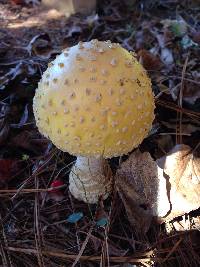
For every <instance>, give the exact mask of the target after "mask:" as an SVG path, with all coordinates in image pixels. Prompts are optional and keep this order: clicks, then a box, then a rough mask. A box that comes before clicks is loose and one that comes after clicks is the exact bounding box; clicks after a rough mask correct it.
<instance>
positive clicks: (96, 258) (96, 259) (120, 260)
mask: <svg viewBox="0 0 200 267" xmlns="http://www.w3.org/2000/svg"><path fill="white" fill-rule="evenodd" d="M4 249H6V250H9V251H13V252H19V253H25V254H34V255H37V250H36V249H29V248H16V247H5V248H4ZM41 253H42V254H43V255H45V256H50V257H57V258H62V259H68V260H75V259H76V258H77V255H74V254H66V253H64V252H53V251H48V250H41ZM171 259H172V258H171ZM79 260H80V261H93V262H100V260H101V256H83V255H82V256H80V258H79ZM109 260H110V262H113V263H125V262H126V263H142V262H149V261H151V260H153V261H161V260H163V259H162V258H159V257H153V258H152V257H146V255H145V253H144V254H142V253H141V254H140V257H139V256H138V257H134V256H122V257H115V256H110V257H109Z"/></svg>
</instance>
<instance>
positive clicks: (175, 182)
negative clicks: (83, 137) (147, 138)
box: [115, 145, 200, 232]
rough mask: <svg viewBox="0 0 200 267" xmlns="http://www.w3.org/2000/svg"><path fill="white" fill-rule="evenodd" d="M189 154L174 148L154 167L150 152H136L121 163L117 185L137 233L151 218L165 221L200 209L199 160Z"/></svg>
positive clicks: (182, 148)
mask: <svg viewBox="0 0 200 267" xmlns="http://www.w3.org/2000/svg"><path fill="white" fill-rule="evenodd" d="M190 151H191V149H190V147H188V146H185V145H177V146H175V147H174V148H173V149H172V151H171V152H170V153H169V154H168V155H167V156H165V157H163V158H161V159H159V160H158V161H157V162H158V164H157V162H155V161H154V160H153V159H152V157H151V155H150V154H149V153H147V152H145V153H141V152H140V151H139V150H136V151H135V152H134V153H132V154H131V155H130V157H129V159H128V160H126V161H125V162H124V163H122V165H121V167H120V169H119V170H118V171H117V173H116V177H115V181H116V186H117V190H118V192H119V195H120V197H121V199H122V201H123V203H124V206H125V209H126V212H127V215H128V218H129V221H130V223H131V224H132V225H133V226H134V228H136V229H137V230H138V231H142V232H146V231H147V230H148V228H149V226H150V223H151V219H152V218H153V217H156V218H157V220H158V221H159V222H164V221H167V220H172V219H174V218H175V217H177V216H179V215H183V214H185V213H188V212H190V211H192V210H195V209H197V208H199V206H200V196H199V192H200V159H197V158H194V156H193V154H191V152H190ZM158 165H159V166H158ZM160 166H161V167H162V168H160Z"/></svg>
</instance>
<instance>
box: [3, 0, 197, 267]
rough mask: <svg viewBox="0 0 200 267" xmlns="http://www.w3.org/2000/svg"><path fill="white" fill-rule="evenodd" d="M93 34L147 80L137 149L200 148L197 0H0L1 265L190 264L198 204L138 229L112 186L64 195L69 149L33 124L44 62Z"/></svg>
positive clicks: (159, 152) (194, 250) (194, 252)
mask: <svg viewBox="0 0 200 267" xmlns="http://www.w3.org/2000/svg"><path fill="white" fill-rule="evenodd" d="M22 2H23V1H22ZM133 2H135V1H133ZM95 38H96V39H99V40H111V41H112V42H119V43H120V44H121V45H122V46H123V47H124V48H126V49H128V50H134V51H136V52H137V55H138V59H139V60H140V62H141V63H142V64H143V65H144V67H145V69H146V70H147V71H148V74H149V76H150V78H151V80H152V84H153V90H154V93H155V96H156V110H155V115H156V118H155V121H154V124H153V131H152V133H151V134H150V135H149V136H148V138H147V139H146V140H144V142H143V143H142V144H141V146H140V149H141V151H148V152H150V154H151V155H152V157H153V158H154V159H158V158H160V157H162V156H163V155H165V154H166V153H168V152H169V151H170V150H171V149H172V148H173V147H174V146H175V145H176V144H179V143H182V144H186V145H188V146H189V147H190V148H191V150H192V151H193V152H195V157H199V156H200V3H199V1H184V0H183V1H162V0H158V1H156V0H155V1H138V2H137V1H136V3H135V4H133V3H132V1H119V0H118V1H117V0H115V1H108V0H104V1H99V5H98V7H97V12H96V14H94V15H91V16H87V17H86V16H83V15H80V14H77V15H72V16H70V17H68V18H67V17H66V16H64V15H62V14H60V13H59V12H58V11H56V10H53V9H52V10H47V9H44V8H43V7H42V6H41V5H37V6H30V5H29V6H28V5H23V4H22V5H16V4H14V3H13V2H12V1H6V0H0V242H1V243H0V266H2V267H11V266H12V267H19V266H20V267H25V266H29V267H30V266H32V267H33V266H41V267H44V266H48V267H51V266H52V267H56V266H60V267H61V266H63V267H64V266H75V265H76V266H82V267H83V266H91V267H92V266H116V267H117V266H123V267H131V266H135V265H137V266H164V267H165V266H166V267H170V266H172V267H174V266H180V267H185V266H192V267H199V266H200V241H199V240H200V234H199V229H200V210H198V209H197V210H195V211H192V212H191V213H189V214H186V215H183V216H181V217H180V216H179V217H178V218H175V219H174V220H173V221H170V222H165V223H162V224H158V223H157V222H156V221H155V220H154V219H153V220H152V222H151V224H150V226H149V229H148V231H144V232H141V231H140V232H139V230H138V229H137V225H136V226H135V227H133V225H132V224H131V223H130V220H129V217H128V216H127V213H126V206H125V205H124V204H123V203H124V202H123V201H121V198H120V196H119V195H118V193H117V192H113V194H112V196H111V197H110V198H109V199H108V200H107V201H105V202H104V203H103V202H102V201H100V202H99V204H98V205H88V204H85V203H83V202H79V201H77V200H75V199H74V198H73V197H72V196H71V195H70V193H69V190H68V173H69V170H70V168H71V165H72V164H73V162H74V160H75V158H74V157H72V156H70V155H69V154H67V153H63V152H61V151H59V150H58V149H57V148H55V147H54V146H53V145H52V144H51V142H50V141H49V140H47V139H45V138H44V137H43V136H41V135H40V134H39V132H38V130H37V128H36V125H35V121H34V116H33V111H32V99H33V96H34V93H35V89H36V88H37V83H38V81H39V80H40V78H41V75H42V73H43V71H44V70H45V69H46V68H47V64H48V62H50V61H51V60H53V59H54V58H55V56H56V55H57V54H59V53H61V51H62V49H64V48H66V47H69V46H72V45H75V44H77V43H78V41H89V40H91V39H95ZM123 160H125V159H123V158H122V159H118V158H115V159H113V160H111V165H112V167H113V171H116V169H117V168H118V167H119V165H120V164H121V162H122V161H123ZM198 177H199V176H198ZM54 180H59V181H62V182H63V186H62V188H61V189H60V190H59V191H58V192H57V194H55V193H56V192H53V193H52V192H51V189H50V185H51V183H52V182H53V181H54ZM198 192H199V191H198ZM199 206H200V205H199ZM133 216H134V214H133ZM177 222H178V223H179V222H180V224H181V222H184V226H183V227H182V228H180V227H179V229H177V226H176V227H175V224H174V223H177ZM167 225H168V226H169V225H170V229H171V230H170V231H169V230H167V227H166V226H167ZM182 225H183V224H182Z"/></svg>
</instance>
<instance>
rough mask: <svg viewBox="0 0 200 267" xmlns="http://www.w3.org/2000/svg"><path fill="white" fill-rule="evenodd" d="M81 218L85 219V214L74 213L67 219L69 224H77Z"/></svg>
mask: <svg viewBox="0 0 200 267" xmlns="http://www.w3.org/2000/svg"><path fill="white" fill-rule="evenodd" d="M81 218H83V213H82V212H76V213H72V214H71V215H69V217H68V218H67V222H69V223H77V222H78V221H79V220H80V219H81Z"/></svg>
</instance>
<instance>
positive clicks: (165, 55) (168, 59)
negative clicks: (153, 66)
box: [160, 47, 174, 65]
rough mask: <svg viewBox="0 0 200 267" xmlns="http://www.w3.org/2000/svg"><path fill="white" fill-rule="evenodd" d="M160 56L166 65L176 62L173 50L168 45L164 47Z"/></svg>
mask: <svg viewBox="0 0 200 267" xmlns="http://www.w3.org/2000/svg"><path fill="white" fill-rule="evenodd" d="M160 58H161V60H162V61H163V63H165V64H166V65H170V64H172V63H173V62H174V58H173V55H172V50H171V49H169V48H167V47H164V48H162V49H161V55H160Z"/></svg>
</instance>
